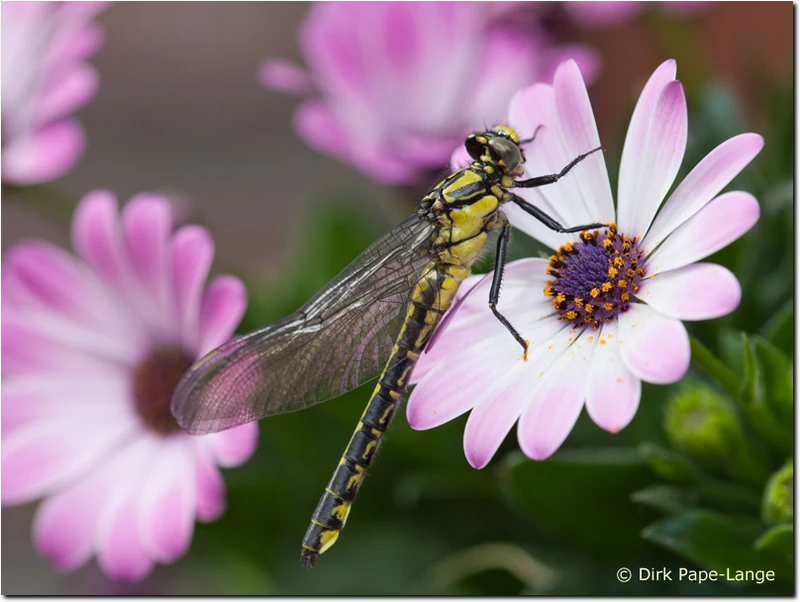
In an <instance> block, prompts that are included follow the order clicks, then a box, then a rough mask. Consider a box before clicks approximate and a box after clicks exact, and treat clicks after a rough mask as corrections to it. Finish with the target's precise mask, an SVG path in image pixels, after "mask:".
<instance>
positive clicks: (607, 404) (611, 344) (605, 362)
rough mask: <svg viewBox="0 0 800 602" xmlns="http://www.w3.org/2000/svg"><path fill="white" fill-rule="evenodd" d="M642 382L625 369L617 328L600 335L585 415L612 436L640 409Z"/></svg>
mask: <svg viewBox="0 0 800 602" xmlns="http://www.w3.org/2000/svg"><path fill="white" fill-rule="evenodd" d="M641 394H642V382H641V381H640V380H639V379H638V378H636V377H635V376H634V375H633V374H631V372H630V370H628V369H627V368H626V367H625V363H624V362H623V361H622V356H621V355H620V348H619V340H618V337H617V326H616V324H613V323H612V324H607V325H605V326H603V330H602V332H601V334H600V335H599V340H598V344H597V347H595V351H594V356H593V357H592V367H591V369H590V371H589V382H588V387H587V392H586V411H587V413H588V414H589V416H590V417H591V419H592V420H593V421H594V423H595V424H596V425H597V426H599V427H600V428H603V429H605V430H607V431H609V432H611V433H616V432H619V431H621V430H622V429H623V428H625V427H626V426H627V425H628V423H629V422H630V421H631V420H633V417H634V415H635V414H636V410H637V408H638V407H639V398H640V397H641Z"/></svg>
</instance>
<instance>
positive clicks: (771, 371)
mask: <svg viewBox="0 0 800 602" xmlns="http://www.w3.org/2000/svg"><path fill="white" fill-rule="evenodd" d="M743 336H744V341H745V358H744V359H745V362H744V393H743V397H744V403H745V410H746V411H747V412H748V415H749V416H750V419H751V420H752V421H753V425H754V426H755V428H756V429H757V430H758V431H759V432H760V433H761V435H762V436H763V437H764V438H765V439H766V440H767V442H769V443H770V444H771V445H772V446H773V447H774V448H775V449H777V450H779V451H780V452H782V453H784V454H786V455H791V454H792V449H793V445H794V433H793V427H792V425H793V423H794V420H793V413H794V399H793V393H794V381H793V374H792V363H791V362H790V360H789V359H788V358H787V357H786V356H785V355H784V354H783V353H782V352H781V351H780V350H778V349H777V348H775V347H774V346H772V345H771V344H770V343H768V342H767V341H766V340H764V339H763V338H761V337H758V336H753V337H751V338H748V337H747V336H746V335H743Z"/></svg>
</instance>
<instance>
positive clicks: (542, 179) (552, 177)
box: [512, 146, 603, 188]
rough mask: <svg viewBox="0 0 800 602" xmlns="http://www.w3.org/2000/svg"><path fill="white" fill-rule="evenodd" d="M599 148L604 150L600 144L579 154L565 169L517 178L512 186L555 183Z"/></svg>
mask: <svg viewBox="0 0 800 602" xmlns="http://www.w3.org/2000/svg"><path fill="white" fill-rule="evenodd" d="M599 150H603V147H602V146H598V147H597V148H593V149H592V150H590V151H589V152H588V153H583V154H582V155H578V156H577V157H575V158H574V159H573V160H572V161H570V162H569V163H568V164H567V166H566V167H564V169H562V170H561V171H559V172H558V173H551V174H547V175H546V176H537V177H535V178H529V179H528V180H516V181H515V182H514V184H513V185H512V188H538V187H539V186H545V185H546V184H554V183H555V182H558V181H559V180H560V179H561V178H563V177H564V176H565V175H567V174H568V173H569V172H570V171H571V170H572V168H573V167H575V166H576V165H577V164H578V163H580V162H581V161H583V160H584V159H585V158H586V157H588V156H589V155H591V154H592V153H596V152H597V151H599Z"/></svg>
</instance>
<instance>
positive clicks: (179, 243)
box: [172, 226, 214, 350]
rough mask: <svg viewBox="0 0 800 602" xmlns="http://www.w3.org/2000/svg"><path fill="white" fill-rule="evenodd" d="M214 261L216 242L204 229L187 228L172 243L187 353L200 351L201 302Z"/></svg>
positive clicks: (178, 302) (177, 234)
mask: <svg viewBox="0 0 800 602" xmlns="http://www.w3.org/2000/svg"><path fill="white" fill-rule="evenodd" d="M213 259H214V241H213V240H212V238H211V235H210V234H209V233H208V230H206V229H205V228H203V227H201V226H184V227H182V228H181V229H180V230H178V231H177V232H176V233H175V236H174V237H173V239H172V278H173V282H174V287H175V303H176V310H177V311H176V315H178V316H180V318H181V322H182V324H181V329H180V332H181V338H182V339H183V344H184V345H185V347H186V349H189V350H194V349H197V343H198V341H197V339H198V323H199V320H200V302H201V299H202V294H203V286H204V285H205V282H206V278H207V277H208V271H209V269H210V268H211V262H212V260H213Z"/></svg>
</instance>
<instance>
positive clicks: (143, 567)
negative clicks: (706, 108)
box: [95, 437, 160, 581]
mask: <svg viewBox="0 0 800 602" xmlns="http://www.w3.org/2000/svg"><path fill="white" fill-rule="evenodd" d="M159 443H160V441H159V440H157V439H156V438H153V437H140V438H138V439H136V440H135V441H134V442H133V443H131V444H130V445H128V446H127V447H126V448H124V449H123V450H122V451H121V452H120V453H119V454H117V456H115V457H113V458H112V459H111V460H110V461H109V462H108V463H107V464H106V466H107V467H108V468H109V470H110V474H109V477H108V478H107V479H105V486H106V488H107V490H108V499H107V501H106V503H105V504H104V507H103V510H102V512H101V514H100V518H99V523H98V528H97V534H96V539H95V548H96V550H97V562H98V564H99V565H100V568H102V569H103V571H104V572H105V573H106V574H107V575H109V576H110V577H112V578H114V579H119V580H121V581H136V580H138V579H141V578H142V577H144V576H145V575H146V574H147V573H148V572H150V569H151V568H152V566H153V563H152V561H151V560H150V558H148V556H147V552H146V551H145V549H144V547H143V546H142V538H141V535H140V530H139V520H138V516H139V511H140V510H139V507H140V504H139V498H140V496H139V495H137V493H138V491H140V490H141V487H142V485H143V483H144V482H145V480H146V479H147V477H148V475H149V474H150V471H151V469H152V467H154V466H158V465H159V461H158V459H159V452H160V445H159Z"/></svg>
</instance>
